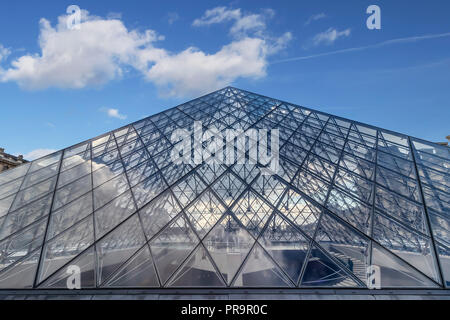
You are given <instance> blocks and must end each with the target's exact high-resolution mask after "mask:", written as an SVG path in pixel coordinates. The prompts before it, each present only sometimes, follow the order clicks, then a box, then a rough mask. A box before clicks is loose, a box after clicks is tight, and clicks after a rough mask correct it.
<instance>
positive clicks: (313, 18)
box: [305, 12, 327, 26]
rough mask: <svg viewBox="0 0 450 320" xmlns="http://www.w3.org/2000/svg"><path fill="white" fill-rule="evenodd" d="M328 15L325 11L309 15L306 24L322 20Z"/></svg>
mask: <svg viewBox="0 0 450 320" xmlns="http://www.w3.org/2000/svg"><path fill="white" fill-rule="evenodd" d="M326 17H327V15H326V14H325V13H323V12H322V13H318V14H314V15H312V16H311V17H309V18H308V20H306V22H305V26H307V25H309V24H311V22H314V21H317V20H320V19H324V18H326Z"/></svg>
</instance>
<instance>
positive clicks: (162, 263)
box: [150, 215, 199, 285]
mask: <svg viewBox="0 0 450 320" xmlns="http://www.w3.org/2000/svg"><path fill="white" fill-rule="evenodd" d="M198 242H199V240H198V238H197V236H196V235H195V234H194V232H193V231H192V229H191V227H190V226H189V223H188V221H187V219H186V218H185V217H184V216H183V215H182V216H180V217H179V218H178V219H176V220H175V221H174V222H173V223H171V224H170V225H169V226H168V227H167V228H166V229H164V230H163V231H162V232H161V233H160V234H159V235H158V236H157V237H156V238H155V239H154V240H152V241H151V242H150V249H151V251H152V254H153V258H154V259H155V264H156V268H157V269H158V274H159V277H160V279H161V284H162V285H164V284H165V283H166V281H167V280H168V279H169V277H170V276H171V275H172V273H173V272H175V270H176V269H177V268H178V267H179V266H180V265H181V264H182V263H183V261H184V260H185V259H186V257H187V256H188V255H189V253H191V252H192V250H194V248H195V246H196V245H197V244H198Z"/></svg>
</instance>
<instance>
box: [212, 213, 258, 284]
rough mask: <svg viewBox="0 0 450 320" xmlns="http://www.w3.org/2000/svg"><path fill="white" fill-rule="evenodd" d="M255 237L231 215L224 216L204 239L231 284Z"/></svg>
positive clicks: (221, 271) (223, 274)
mask: <svg viewBox="0 0 450 320" xmlns="http://www.w3.org/2000/svg"><path fill="white" fill-rule="evenodd" d="M254 242H255V239H254V238H253V237H252V236H251V235H250V233H249V232H248V231H247V230H246V229H245V228H244V227H243V226H242V224H240V223H239V222H237V221H236V220H235V219H234V218H233V217H232V216H231V215H226V216H225V217H223V218H222V219H221V220H220V222H219V223H217V224H216V226H215V227H214V228H213V229H212V230H211V232H210V233H209V234H208V235H207V236H206V238H205V239H204V240H203V243H204V245H205V247H206V249H207V250H208V252H209V253H210V255H211V257H212V259H213V260H214V262H215V264H216V265H217V267H218V268H219V271H220V273H221V274H222V276H223V278H224V279H225V280H226V281H227V283H228V284H230V282H231V280H232V279H233V277H234V275H235V274H236V271H237V270H238V268H239V266H240V265H241V264H242V262H244V259H245V257H246V256H247V254H248V252H249V251H250V249H251V247H252V245H253V244H254Z"/></svg>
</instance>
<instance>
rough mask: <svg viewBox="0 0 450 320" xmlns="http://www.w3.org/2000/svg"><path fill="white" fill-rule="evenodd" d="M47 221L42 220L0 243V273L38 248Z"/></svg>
mask: <svg viewBox="0 0 450 320" xmlns="http://www.w3.org/2000/svg"><path fill="white" fill-rule="evenodd" d="M46 226H47V219H46V218H43V219H41V220H39V221H37V222H36V223H34V224H32V225H31V226H29V227H27V228H26V229H24V230H22V231H20V232H19V233H16V234H14V235H11V236H10V237H8V238H6V239H3V240H2V241H1V242H0V253H1V254H0V271H1V270H2V269H4V268H6V267H8V266H9V265H11V264H13V263H15V262H16V261H18V260H20V259H22V258H23V257H25V256H27V255H28V254H30V253H31V252H32V251H34V250H35V249H37V248H39V247H40V246H41V245H42V242H43V241H44V235H45V228H46Z"/></svg>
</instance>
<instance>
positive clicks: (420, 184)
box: [408, 136, 445, 287]
mask: <svg viewBox="0 0 450 320" xmlns="http://www.w3.org/2000/svg"><path fill="white" fill-rule="evenodd" d="M408 143H409V148H410V150H411V155H412V159H413V163H414V170H415V172H416V177H417V183H418V184H419V190H420V192H419V193H420V198H421V200H422V207H423V209H424V213H425V217H426V222H427V228H428V231H429V233H430V239H431V244H432V247H433V250H432V253H433V254H432V255H434V258H435V261H436V263H437V267H438V272H439V278H440V280H441V284H442V286H444V287H445V278H444V274H443V272H442V266H441V263H440V258H439V252H438V250H437V246H436V243H435V239H434V233H433V229H432V228H431V221H430V216H429V213H428V208H427V206H426V205H425V196H424V194H423V189H422V181H421V178H420V175H419V170H418V168H417V162H416V157H415V153H414V151H415V149H414V147H413V144H412V142H411V137H409V136H408Z"/></svg>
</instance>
